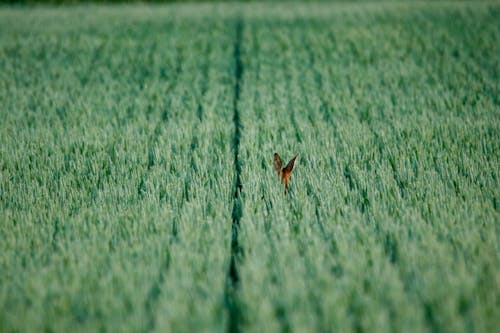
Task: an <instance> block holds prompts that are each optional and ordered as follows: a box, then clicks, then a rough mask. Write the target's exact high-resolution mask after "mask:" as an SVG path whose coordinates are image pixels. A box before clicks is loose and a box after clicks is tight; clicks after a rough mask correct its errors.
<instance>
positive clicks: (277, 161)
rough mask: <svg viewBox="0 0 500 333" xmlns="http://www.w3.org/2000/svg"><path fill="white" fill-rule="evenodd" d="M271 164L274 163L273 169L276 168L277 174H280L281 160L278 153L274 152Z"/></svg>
mask: <svg viewBox="0 0 500 333" xmlns="http://www.w3.org/2000/svg"><path fill="white" fill-rule="evenodd" d="M273 165H274V170H276V172H277V173H278V175H279V174H281V167H282V165H283V161H282V160H281V157H280V155H278V153H274V162H273Z"/></svg>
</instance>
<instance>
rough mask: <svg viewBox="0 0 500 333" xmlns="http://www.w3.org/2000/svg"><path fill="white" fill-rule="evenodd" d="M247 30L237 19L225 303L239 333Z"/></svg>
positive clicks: (231, 323) (230, 325)
mask: <svg viewBox="0 0 500 333" xmlns="http://www.w3.org/2000/svg"><path fill="white" fill-rule="evenodd" d="M242 32H243V21H242V19H241V18H239V19H237V21H236V24H235V35H236V36H235V41H234V53H233V57H234V65H235V72H234V75H235V80H234V96H233V123H234V140H233V150H234V169H235V174H236V181H235V186H234V203H233V211H232V225H231V258H230V263H229V269H228V272H227V276H226V286H225V291H224V293H225V306H226V308H227V311H228V314H229V320H228V326H227V331H228V332H230V333H237V332H240V331H241V324H242V312H241V307H240V303H239V300H238V290H239V282H240V276H239V273H238V263H237V261H238V260H239V259H240V258H241V254H242V251H241V246H240V244H239V241H238V233H239V227H240V220H241V216H242V213H243V210H242V206H241V198H240V194H241V191H242V188H243V186H242V183H241V161H240V158H239V155H240V140H241V128H242V125H241V119H240V114H239V109H238V102H239V99H240V90H241V86H240V85H241V77H242V74H243V65H242V63H241V41H242Z"/></svg>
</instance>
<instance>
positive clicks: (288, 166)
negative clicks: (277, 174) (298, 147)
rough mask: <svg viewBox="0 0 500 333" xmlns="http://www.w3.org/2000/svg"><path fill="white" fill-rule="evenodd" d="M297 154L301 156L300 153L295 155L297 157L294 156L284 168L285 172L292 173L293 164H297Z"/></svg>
mask: <svg viewBox="0 0 500 333" xmlns="http://www.w3.org/2000/svg"><path fill="white" fill-rule="evenodd" d="M297 156H299V154H297V155H295V157H294V158H292V159H291V160H290V162H288V164H287V165H286V167H285V168H284V169H283V173H284V174H290V173H292V170H293V166H294V165H295V160H296V159H297Z"/></svg>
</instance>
